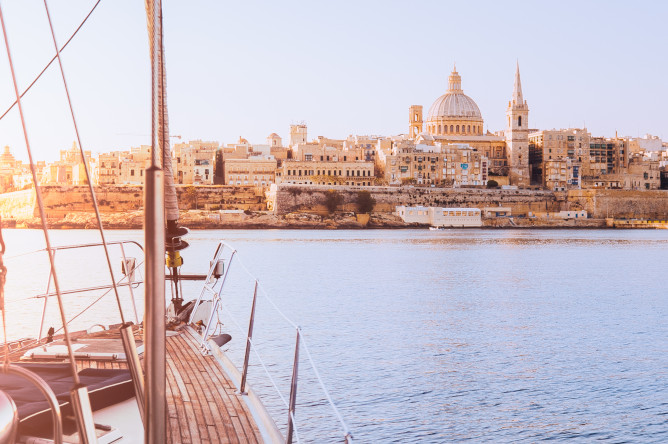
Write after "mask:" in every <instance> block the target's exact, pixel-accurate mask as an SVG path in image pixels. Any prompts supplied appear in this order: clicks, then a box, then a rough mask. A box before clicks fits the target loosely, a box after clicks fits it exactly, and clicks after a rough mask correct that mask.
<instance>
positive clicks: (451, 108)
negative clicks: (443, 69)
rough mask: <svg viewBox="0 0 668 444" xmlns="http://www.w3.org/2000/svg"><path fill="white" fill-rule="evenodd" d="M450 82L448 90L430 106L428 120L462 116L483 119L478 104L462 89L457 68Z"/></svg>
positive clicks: (469, 118)
mask: <svg viewBox="0 0 668 444" xmlns="http://www.w3.org/2000/svg"><path fill="white" fill-rule="evenodd" d="M448 84H449V85H448V92H446V93H445V94H443V95H442V96H441V97H439V98H438V99H436V101H435V102H434V104H433V105H431V108H429V113H428V114H427V120H441V119H452V118H455V119H457V118H462V119H466V120H480V121H482V114H480V109H479V108H478V105H476V103H475V102H474V101H473V99H472V98H470V97H469V96H467V95H466V94H464V91H462V87H461V85H462V79H461V77H460V76H459V74H458V73H457V70H456V69H455V70H454V71H453V72H452V74H450V78H449V82H448Z"/></svg>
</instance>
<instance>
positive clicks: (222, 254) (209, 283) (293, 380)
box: [190, 241, 353, 444]
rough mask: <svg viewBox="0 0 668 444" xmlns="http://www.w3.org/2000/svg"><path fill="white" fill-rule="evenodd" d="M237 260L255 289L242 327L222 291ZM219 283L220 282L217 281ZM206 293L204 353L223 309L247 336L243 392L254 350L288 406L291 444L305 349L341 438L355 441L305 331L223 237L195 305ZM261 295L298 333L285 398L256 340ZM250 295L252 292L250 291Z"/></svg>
mask: <svg viewBox="0 0 668 444" xmlns="http://www.w3.org/2000/svg"><path fill="white" fill-rule="evenodd" d="M226 253H227V254H226ZM221 260H222V261H224V262H225V263H226V266H225V267H224V272H223V273H222V274H221V275H220V276H219V277H218V279H214V280H212V277H214V276H215V270H216V267H217V264H219V263H220V261H221ZM233 263H234V264H238V266H239V267H241V269H242V270H243V271H244V272H245V273H246V274H247V275H248V277H249V278H250V279H251V280H252V281H253V292H252V299H251V300H250V315H249V318H248V319H249V322H248V326H247V328H244V327H242V325H241V324H240V323H239V322H237V320H236V318H237V316H235V315H234V314H233V313H232V312H231V311H230V309H229V307H228V306H227V304H225V299H224V297H223V293H224V290H225V284H226V282H227V281H228V276H229V272H230V269H231V266H232V264H233ZM216 283H218V284H217V285H216ZM207 294H210V295H211V296H212V302H213V307H212V310H211V315H210V318H209V321H208V322H207V324H206V325H205V326H204V328H203V331H202V333H201V343H200V347H201V350H202V352H203V353H205V354H207V353H210V352H211V351H212V350H211V348H212V346H214V345H215V344H213V341H210V338H211V337H213V336H214V335H215V334H216V327H214V325H216V326H218V325H222V322H221V319H220V311H221V310H224V311H225V312H226V313H227V314H228V315H229V319H230V320H231V322H232V323H233V324H234V325H235V327H236V329H237V331H238V332H239V333H240V334H241V335H243V336H244V337H245V342H246V345H245V353H244V355H243V356H244V360H243V365H242V369H241V378H240V381H239V382H238V390H239V392H240V393H241V394H246V390H247V379H248V369H249V364H250V356H251V351H252V352H253V354H254V356H255V358H256V359H257V362H258V363H259V365H260V367H262V369H263V371H264V373H265V375H266V376H267V378H268V379H269V381H270V383H271V385H272V386H273V389H274V391H275V392H276V394H277V395H278V397H279V398H280V400H281V403H282V404H283V405H284V407H285V409H286V410H287V416H288V419H287V432H286V437H285V439H286V442H287V443H288V444H290V443H292V442H293V438H294V439H296V442H300V440H299V433H298V427H297V422H296V420H295V410H296V404H297V389H298V382H299V374H300V373H299V372H300V368H299V363H300V353H302V352H303V354H304V355H305V356H306V359H307V361H308V363H309V364H310V367H311V369H312V371H313V375H314V377H315V379H316V380H317V382H318V386H319V387H320V390H321V391H322V395H323V396H324V401H326V403H327V404H329V406H330V407H331V410H332V413H333V415H334V416H335V417H336V419H337V421H338V423H339V424H340V427H341V435H340V436H341V438H342V440H343V441H344V442H346V443H352V442H353V435H352V433H351V431H350V429H349V428H348V426H347V424H346V422H345V420H344V419H343V416H342V415H341V412H340V411H339V409H338V407H337V406H336V404H335V403H334V401H333V400H332V397H331V395H330V392H329V390H328V389H327V386H326V385H325V383H324V381H323V379H322V376H321V375H320V372H319V371H318V367H317V366H316V364H315V361H314V359H313V356H312V355H311V351H310V350H309V347H308V345H307V341H306V337H305V335H304V333H303V331H302V328H300V327H299V326H298V325H297V324H296V323H295V322H293V321H292V320H291V319H290V318H289V317H288V316H287V315H285V313H284V312H283V311H282V310H281V309H280V308H279V307H278V305H277V304H276V303H275V302H274V300H273V299H272V298H271V297H270V296H269V294H268V293H267V292H266V291H264V289H263V287H262V286H261V285H260V283H259V281H258V280H257V279H256V278H255V277H254V276H253V274H252V273H251V272H250V270H249V269H248V268H247V267H246V266H245V264H244V263H243V261H242V260H241V259H240V258H239V255H238V253H237V251H236V250H235V249H234V248H233V247H232V246H230V245H229V244H227V243H226V242H224V241H221V242H219V244H218V247H217V248H216V252H215V254H214V257H213V259H212V260H211V265H210V268H209V272H208V274H207V276H206V280H205V283H204V285H203V287H202V290H201V292H200V295H199V297H198V298H197V300H196V302H195V307H197V306H198V304H199V303H200V302H201V301H202V300H203V299H204V298H205V296H206V295H207ZM259 296H260V297H262V298H263V299H264V300H266V301H267V302H268V303H269V305H270V306H271V307H272V308H273V310H274V311H275V312H276V313H277V314H278V315H279V317H280V318H281V319H282V320H283V322H285V323H286V324H287V326H288V327H289V328H292V329H294V334H295V345H294V358H293V362H292V369H291V376H290V394H289V397H288V398H287V399H286V398H285V396H283V394H282V393H281V391H280V389H279V388H278V385H277V383H276V380H275V378H274V377H273V376H272V373H271V372H270V371H269V368H268V365H267V363H266V362H265V360H264V359H263V357H262V355H261V354H260V353H259V350H258V345H257V344H256V343H255V342H254V341H253V330H254V327H255V318H256V316H255V315H256V307H257V300H258V297H259ZM249 297H250V294H249ZM194 312H195V310H193V316H194ZM215 316H218V318H217V319H215ZM192 320H193V317H192V316H191V319H190V321H192Z"/></svg>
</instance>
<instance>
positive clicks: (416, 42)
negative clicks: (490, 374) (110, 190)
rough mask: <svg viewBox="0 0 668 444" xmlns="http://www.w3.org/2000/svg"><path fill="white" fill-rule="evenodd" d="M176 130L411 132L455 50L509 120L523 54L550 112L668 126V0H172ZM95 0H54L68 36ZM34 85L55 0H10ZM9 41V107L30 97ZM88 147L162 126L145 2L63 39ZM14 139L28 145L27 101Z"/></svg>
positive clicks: (0, 99)
mask: <svg viewBox="0 0 668 444" xmlns="http://www.w3.org/2000/svg"><path fill="white" fill-rule="evenodd" d="M163 1H164V16H165V17H164V26H165V42H166V47H167V73H168V74H167V75H168V99H169V113H170V126H171V133H172V134H174V135H181V136H182V137H183V139H184V140H188V139H195V138H201V139H204V140H218V141H220V142H225V143H231V142H234V141H236V140H237V138H238V137H239V136H243V137H245V138H247V139H248V140H249V141H250V142H251V143H265V138H266V136H267V135H269V134H270V133H272V132H276V133H278V134H279V135H281V136H282V137H283V138H284V140H285V139H287V138H288V131H289V125H290V124H291V123H296V122H300V121H305V122H306V123H307V125H308V132H309V138H312V137H316V136H318V135H322V136H326V137H332V138H344V137H346V136H347V135H349V134H382V135H394V134H400V133H406V132H407V118H408V107H409V106H410V105H412V104H421V105H423V106H424V107H425V114H426V112H427V110H428V108H429V106H430V105H431V104H432V102H433V101H434V100H435V99H436V98H437V97H438V96H440V95H441V94H443V93H444V92H445V90H446V88H447V77H448V75H449V73H450V71H451V70H452V65H453V63H455V62H456V63H457V69H458V71H459V73H460V74H461V76H462V87H463V89H464V92H465V93H466V94H468V95H469V96H470V97H472V98H473V99H474V100H475V101H476V102H477V104H478V106H479V107H480V110H481V112H482V114H483V118H484V119H485V127H486V129H489V130H491V131H496V130H500V129H503V127H504V123H505V109H506V106H507V103H508V99H509V98H510V95H511V93H512V88H513V78H514V73H515V62H516V60H519V63H520V69H521V74H522V87H523V91H524V97H525V99H526V100H527V101H528V104H529V108H530V114H529V122H530V126H531V127H532V128H541V129H546V128H562V127H569V126H573V127H582V126H583V125H585V124H586V126H587V128H588V129H589V130H590V131H591V132H592V134H593V135H596V136H612V135H614V134H615V131H618V132H619V134H620V135H630V136H639V135H644V134H645V133H651V134H654V135H658V136H661V137H663V138H668V123H667V119H666V117H667V116H666V103H667V102H668V86H667V83H668V75H667V72H668V50H667V49H666V43H667V42H668V35H667V34H666V31H665V26H666V22H667V19H668V2H664V1H658V0H657V1H636V2H629V1H609V0H606V1H583V0H580V1H564V0H559V1H556V0H555V1H549V2H548V1H523V2H521V1H514V2H507V1H486V2H474V1H457V2H449V1H415V0H412V1H404V2H399V1H387V0H384V1H362V0H357V1H328V2H324V1H316V0H311V1H303V2H291V1H266V2H257V1H220V0H208V1H204V0H188V1H183V0H163ZM94 3H95V1H92V0H86V1H84V0H67V1H64V0H61V1H57V2H56V1H53V0H52V1H51V2H50V8H51V13H52V17H53V18H54V21H55V23H54V25H55V28H56V32H57V38H58V41H59V43H60V44H61V45H62V44H63V43H64V42H65V40H66V39H67V38H68V37H69V35H70V34H71V33H72V32H73V31H74V29H75V28H76V27H77V26H78V24H79V22H80V21H81V19H83V17H84V16H85V15H86V14H87V13H88V10H89V9H90V8H91V7H92V5H93V4H94ZM1 4H2V8H3V12H4V15H5V22H6V24H7V26H8V32H9V40H10V45H11V49H12V52H13V56H14V59H15V65H16V69H17V75H18V77H19V85H20V88H21V89H23V88H25V87H26V86H27V85H28V84H29V83H30V82H31V81H32V80H33V78H34V77H35V76H36V75H37V74H38V73H39V71H41V69H42V68H43V67H44V66H45V64H46V63H47V62H48V61H49V60H50V58H51V57H52V56H53V54H54V51H53V44H52V42H51V40H50V39H51V37H50V34H49V30H48V24H47V21H46V15H45V12H44V6H43V3H42V1H41V0H39V1H38V0H20V1H19V0H5V1H2V3H1ZM2 48H3V49H2V50H1V51H0V108H1V109H0V114H1V113H3V112H4V110H5V109H6V108H7V107H8V106H9V105H10V104H11V103H12V101H13V100H14V92H13V89H12V83H11V78H10V74H9V69H8V65H7V57H6V53H5V51H4V45H2ZM63 61H64V66H65V73H66V75H67V77H68V84H69V86H70V91H71V94H72V98H73V101H74V105H75V112H76V113H77V118H78V122H79V126H80V129H81V132H82V139H83V144H84V147H85V148H86V149H90V150H92V151H94V152H105V151H111V150H121V149H127V148H129V147H130V146H138V145H141V144H148V143H150V64H149V59H148V37H147V33H146V17H145V12H144V2H143V1H141V0H134V1H129V0H102V2H101V3H100V5H99V6H98V8H97V10H96V11H95V13H94V14H93V16H92V17H91V19H90V20H89V22H88V23H87V24H86V25H85V27H84V28H83V29H82V30H81V31H80V33H79V35H78V36H77V38H76V39H75V40H74V41H72V43H70V46H68V47H67V49H66V50H65V51H64V52H63ZM24 104H25V112H26V119H27V125H28V132H29V137H30V141H31V145H32V146H33V150H34V152H35V157H36V158H38V159H44V160H54V159H56V158H57V156H58V150H60V149H65V148H68V147H70V146H71V144H72V142H73V141H74V139H75V136H74V131H73V127H72V124H71V120H70V118H69V111H68V109H67V102H66V100H65V95H64V92H63V88H62V81H61V80H60V73H59V71H58V68H57V65H55V64H54V65H53V66H52V67H51V68H50V70H49V71H48V72H47V74H46V75H45V76H44V77H43V80H42V81H41V82H40V83H38V84H37V85H36V86H35V87H33V89H32V90H31V91H30V92H29V93H28V94H27V95H26V96H25V102H24ZM0 144H1V145H2V146H4V145H10V147H11V148H12V152H13V153H14V154H15V156H16V157H17V158H20V159H24V160H25V159H27V155H26V153H25V143H24V141H23V135H22V133H21V130H20V125H19V120H18V112H17V111H12V112H11V113H10V114H8V115H7V117H5V118H4V119H3V120H2V121H0Z"/></svg>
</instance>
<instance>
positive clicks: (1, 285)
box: [0, 216, 9, 366]
mask: <svg viewBox="0 0 668 444" xmlns="http://www.w3.org/2000/svg"><path fill="white" fill-rule="evenodd" d="M4 254H5V239H4V238H3V237H2V217H1V216H0V310H2V335H3V337H4V341H5V364H4V365H5V366H7V365H9V344H7V320H6V315H5V281H6V279H7V267H5V263H4V262H3V259H2V257H3V256H4Z"/></svg>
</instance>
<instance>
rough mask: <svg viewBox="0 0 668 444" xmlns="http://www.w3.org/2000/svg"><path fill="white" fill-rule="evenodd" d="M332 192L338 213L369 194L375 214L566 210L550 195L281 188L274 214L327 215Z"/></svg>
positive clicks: (562, 202) (418, 189) (460, 190)
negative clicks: (416, 208) (431, 209)
mask: <svg viewBox="0 0 668 444" xmlns="http://www.w3.org/2000/svg"><path fill="white" fill-rule="evenodd" d="M330 190H334V191H335V192H336V193H338V194H339V195H340V196H341V204H340V205H339V208H338V209H339V210H342V211H355V210H356V207H357V205H356V201H357V196H358V193H359V192H360V191H368V192H369V193H370V194H371V195H372V197H373V198H374V199H375V200H376V205H375V207H374V212H381V213H392V212H394V211H395V208H396V207H397V206H398V205H424V206H435V207H476V208H480V209H483V208H485V207H497V206H502V207H510V208H511V211H512V214H513V215H526V214H527V213H528V212H545V211H561V210H562V209H566V207H567V204H566V201H565V198H566V196H565V195H561V196H556V195H555V193H553V192H551V191H537V190H488V189H478V188H422V187H401V188H399V187H336V188H334V187H331V186H315V185H314V186H304V185H281V186H279V187H277V190H276V197H275V210H276V212H277V213H278V214H287V213H293V212H313V213H320V212H323V211H326V208H325V205H324V203H325V199H326V196H327V193H328V192H329V191H330Z"/></svg>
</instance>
